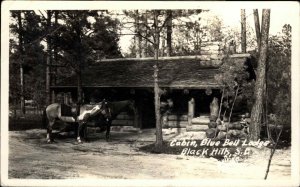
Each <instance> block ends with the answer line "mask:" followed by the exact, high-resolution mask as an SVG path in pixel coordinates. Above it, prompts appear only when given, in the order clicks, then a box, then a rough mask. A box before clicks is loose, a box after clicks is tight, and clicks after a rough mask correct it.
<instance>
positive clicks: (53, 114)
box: [43, 100, 110, 143]
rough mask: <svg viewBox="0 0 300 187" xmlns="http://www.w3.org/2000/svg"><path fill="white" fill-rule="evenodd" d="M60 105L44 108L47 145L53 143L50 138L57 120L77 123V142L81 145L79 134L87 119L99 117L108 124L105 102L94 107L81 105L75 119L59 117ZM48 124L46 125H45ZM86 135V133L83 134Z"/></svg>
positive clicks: (54, 104)
mask: <svg viewBox="0 0 300 187" xmlns="http://www.w3.org/2000/svg"><path fill="white" fill-rule="evenodd" d="M61 111H62V108H61V104H60V103H53V104H50V105H49V106H47V107H46V109H45V111H44V120H43V121H44V126H46V127H47V137H46V140H47V143H51V142H53V141H54V139H53V137H52V128H53V125H54V124H55V122H57V120H60V121H62V122H64V123H74V124H75V123H78V129H77V141H78V143H81V138H80V133H81V131H82V128H83V126H84V124H85V123H86V122H87V121H88V119H89V118H91V117H93V118H95V117H99V118H101V119H102V120H103V119H106V121H107V124H108V122H109V120H108V119H109V118H110V114H109V109H108V108H107V102H106V101H105V100H104V101H102V102H100V103H97V104H94V105H88V104H85V105H81V106H80V112H79V114H80V115H79V116H78V117H77V118H76V117H75V118H74V117H65V116H62V115H61ZM47 122H48V124H47ZM85 134H86V133H85Z"/></svg>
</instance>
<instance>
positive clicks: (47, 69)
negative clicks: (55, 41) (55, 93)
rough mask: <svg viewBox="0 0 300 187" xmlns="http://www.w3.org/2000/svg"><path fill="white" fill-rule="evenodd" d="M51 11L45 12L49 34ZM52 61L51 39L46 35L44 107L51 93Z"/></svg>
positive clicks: (48, 102) (49, 99)
mask: <svg viewBox="0 0 300 187" xmlns="http://www.w3.org/2000/svg"><path fill="white" fill-rule="evenodd" d="M51 14H52V13H51V11H50V10H47V30H48V32H49V33H50V30H51ZM51 59H52V46H51V37H50V35H49V34H48V35H47V59H46V61H47V62H46V63H47V64H46V105H49V104H50V102H51V92H50V85H51V74H50V71H51V69H50V66H51V61H52V60H51Z"/></svg>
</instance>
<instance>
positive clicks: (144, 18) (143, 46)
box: [140, 14, 148, 58]
mask: <svg viewBox="0 0 300 187" xmlns="http://www.w3.org/2000/svg"><path fill="white" fill-rule="evenodd" d="M142 22H143V26H142V27H141V32H142V33H141V34H142V35H143V36H144V37H147V27H146V25H147V24H148V21H147V14H145V15H143V16H142ZM147 45H148V42H147V39H146V38H142V39H141V46H140V48H141V57H142V58H145V57H146V56H147V50H146V49H147Z"/></svg>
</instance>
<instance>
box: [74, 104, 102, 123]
mask: <svg viewBox="0 0 300 187" xmlns="http://www.w3.org/2000/svg"><path fill="white" fill-rule="evenodd" d="M99 110H100V106H99V105H96V106H95V107H94V108H92V109H91V110H85V111H83V112H82V113H81V114H80V115H79V116H78V118H77V119H78V120H79V121H82V120H84V117H85V116H86V115H87V114H88V116H93V115H94V114H95V113H96V112H98V111H99Z"/></svg>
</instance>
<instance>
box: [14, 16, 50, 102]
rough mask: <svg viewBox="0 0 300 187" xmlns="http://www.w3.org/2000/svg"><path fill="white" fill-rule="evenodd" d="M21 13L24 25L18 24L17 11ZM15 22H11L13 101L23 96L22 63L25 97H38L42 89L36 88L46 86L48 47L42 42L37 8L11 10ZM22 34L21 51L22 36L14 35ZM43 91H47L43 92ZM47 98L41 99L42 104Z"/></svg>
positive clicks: (17, 100)
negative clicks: (45, 63) (45, 57)
mask: <svg viewBox="0 0 300 187" xmlns="http://www.w3.org/2000/svg"><path fill="white" fill-rule="evenodd" d="M19 13H20V14H21V18H22V20H21V21H22V28H19V26H18V20H17V14H19ZM11 17H12V23H11V24H10V32H11V36H10V37H11V39H10V50H9V52H10V54H9V58H10V62H9V82H10V84H9V86H10V92H9V96H10V103H17V102H19V99H20V94H21V91H20V63H21V62H22V64H23V68H24V83H25V87H24V95H25V99H31V98H37V97H39V96H38V95H39V94H40V93H37V92H36V90H44V85H43V83H44V78H43V72H44V55H45V53H44V51H43V49H44V47H43V46H42V45H41V44H40V42H41V36H42V29H41V27H40V21H41V20H40V17H39V16H37V15H36V14H35V12H34V11H11ZM19 34H21V37H22V40H23V43H22V46H23V47H22V50H23V52H22V53H21V52H20V47H19V40H17V39H16V38H15V37H13V35H15V36H18V35H19ZM42 94H43V93H42ZM42 103H43V102H41V104H42Z"/></svg>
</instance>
